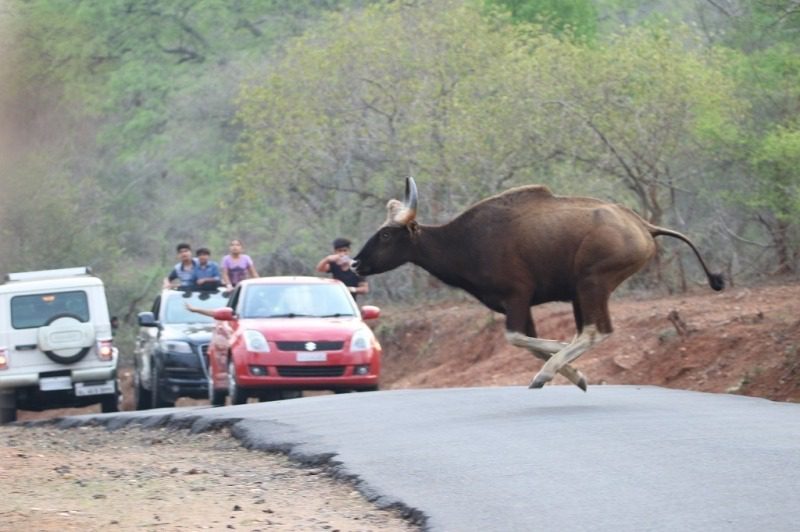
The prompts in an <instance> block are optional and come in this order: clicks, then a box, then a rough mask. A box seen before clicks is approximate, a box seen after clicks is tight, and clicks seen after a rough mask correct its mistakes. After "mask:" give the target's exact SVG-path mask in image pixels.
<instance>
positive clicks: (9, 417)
mask: <svg viewBox="0 0 800 532" xmlns="http://www.w3.org/2000/svg"><path fill="white" fill-rule="evenodd" d="M16 420H17V398H16V396H15V395H14V393H13V392H4V393H3V392H0V425H4V424H6V423H11V422H13V421H16Z"/></svg>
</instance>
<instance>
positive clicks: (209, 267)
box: [193, 248, 222, 290]
mask: <svg viewBox="0 0 800 532" xmlns="http://www.w3.org/2000/svg"><path fill="white" fill-rule="evenodd" d="M210 259H211V252H210V251H209V250H208V248H200V249H198V250H197V264H196V265H195V273H194V283H193V284H194V285H195V286H196V287H197V289H198V290H216V289H217V288H219V286H220V283H222V277H221V275H220V272H219V265H218V264H217V263H216V262H214V261H213V260H210Z"/></svg>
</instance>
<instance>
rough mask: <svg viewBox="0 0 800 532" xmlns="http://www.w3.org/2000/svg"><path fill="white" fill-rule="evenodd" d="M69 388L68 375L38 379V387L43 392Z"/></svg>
mask: <svg viewBox="0 0 800 532" xmlns="http://www.w3.org/2000/svg"><path fill="white" fill-rule="evenodd" d="M70 388H72V377H70V376H69V375H64V376H63V377H42V378H41V379H39V389H40V390H42V391H43V392H52V391H53V390H69V389H70Z"/></svg>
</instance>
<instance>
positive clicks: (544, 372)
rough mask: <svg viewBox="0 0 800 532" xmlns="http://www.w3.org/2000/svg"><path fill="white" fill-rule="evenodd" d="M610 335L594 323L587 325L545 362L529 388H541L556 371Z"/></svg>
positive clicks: (559, 370)
mask: <svg viewBox="0 0 800 532" xmlns="http://www.w3.org/2000/svg"><path fill="white" fill-rule="evenodd" d="M608 336H610V333H601V332H599V331H598V330H597V327H595V326H594V325H589V326H588V327H586V328H585V329H584V330H583V331H582V332H581V333H580V334H579V335H578V336H577V337H576V338H575V339H574V340H573V341H572V342H571V343H570V344H569V345H567V346H566V347H564V348H563V349H561V350H560V351H559V352H557V353H556V354H554V355H553V356H551V357H550V360H548V361H547V362H545V364H544V366H543V367H542V369H541V370H539V373H537V374H536V376H535V377H534V378H533V380H532V381H531V384H530V385H529V386H528V388H541V387H542V386H544V385H545V384H546V383H548V382H550V381H551V380H552V379H553V377H555V375H556V373H559V372H561V370H562V369H563V368H565V367H569V366H568V364H569V363H570V362H572V361H573V360H575V359H576V358H578V357H579V356H581V355H582V354H583V353H585V352H586V351H587V350H588V349H589V348H591V347H592V346H594V345H596V344H598V343H600V342H601V341H603V340H605V339H606V338H608Z"/></svg>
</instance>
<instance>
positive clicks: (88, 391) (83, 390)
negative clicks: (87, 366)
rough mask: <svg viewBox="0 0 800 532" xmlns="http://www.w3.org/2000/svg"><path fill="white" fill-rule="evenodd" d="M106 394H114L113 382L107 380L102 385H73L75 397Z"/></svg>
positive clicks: (79, 383)
mask: <svg viewBox="0 0 800 532" xmlns="http://www.w3.org/2000/svg"><path fill="white" fill-rule="evenodd" d="M107 393H114V381H113V380H108V381H105V382H102V383H91V384H88V383H85V382H76V383H75V395H77V396H79V397H84V396H86V395H104V394H107Z"/></svg>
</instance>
